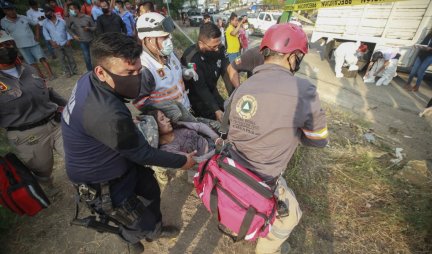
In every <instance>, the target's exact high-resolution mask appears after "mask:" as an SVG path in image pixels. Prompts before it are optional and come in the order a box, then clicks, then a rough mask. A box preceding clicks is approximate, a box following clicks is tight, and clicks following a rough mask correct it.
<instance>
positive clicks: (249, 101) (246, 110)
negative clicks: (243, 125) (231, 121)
mask: <svg viewBox="0 0 432 254" xmlns="http://www.w3.org/2000/svg"><path fill="white" fill-rule="evenodd" d="M257 109H258V102H257V100H256V99H255V97H253V96H252V95H243V96H242V97H241V98H240V99H239V100H238V101H237V105H236V111H237V114H238V115H239V116H240V117H241V118H242V119H251V118H252V117H253V116H254V115H255V114H256V112H257Z"/></svg>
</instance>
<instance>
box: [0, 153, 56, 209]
mask: <svg viewBox="0 0 432 254" xmlns="http://www.w3.org/2000/svg"><path fill="white" fill-rule="evenodd" d="M0 205H1V206H3V207H6V208H8V209H10V210H11V211H12V212H14V213H17V214H19V215H24V214H26V215H29V216H33V215H35V214H37V213H38V212H40V211H41V210H42V209H44V208H47V207H48V205H50V202H49V200H48V198H47V197H46V195H45V193H44V192H43V190H42V188H41V187H40V186H39V183H38V182H37V180H36V179H35V177H34V176H33V174H32V173H31V171H30V170H29V169H28V168H27V167H26V166H25V165H24V164H23V163H22V162H21V161H20V160H19V159H18V158H17V157H16V156H15V154H12V153H9V154H7V155H5V156H4V157H1V156H0Z"/></svg>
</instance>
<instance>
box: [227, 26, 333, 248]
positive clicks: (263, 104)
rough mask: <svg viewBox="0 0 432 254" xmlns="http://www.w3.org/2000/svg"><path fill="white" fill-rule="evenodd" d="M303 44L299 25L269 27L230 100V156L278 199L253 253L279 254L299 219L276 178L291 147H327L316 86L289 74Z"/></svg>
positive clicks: (305, 49) (289, 192) (289, 194)
mask: <svg viewBox="0 0 432 254" xmlns="http://www.w3.org/2000/svg"><path fill="white" fill-rule="evenodd" d="M307 45H308V41H307V37H306V34H305V32H304V31H303V30H302V29H301V28H300V27H298V26H296V25H293V24H290V23H285V24H277V25H273V26H271V27H270V28H269V29H268V30H267V31H266V33H265V34H264V37H263V40H262V42H261V45H260V50H261V53H262V54H263V55H264V58H265V60H264V64H263V65H260V66H258V67H256V68H255V70H254V75H253V76H252V77H251V78H249V79H248V80H246V81H245V82H244V84H242V85H241V86H240V87H238V88H237V90H236V91H235V92H234V94H233V98H232V102H231V107H230V114H229V120H230V128H229V132H228V141H229V142H230V143H232V146H231V147H232V148H231V151H230V153H231V158H232V159H233V160H235V161H236V162H238V163H240V164H241V165H243V166H244V167H246V168H248V169H250V170H251V171H252V172H254V173H256V174H257V175H258V176H259V177H261V179H263V180H264V181H265V182H266V183H267V184H268V185H269V186H271V187H272V188H274V189H275V195H276V196H277V197H278V200H279V202H278V213H277V217H276V220H275V222H274V224H273V225H272V227H271V230H270V233H269V234H268V235H267V236H266V237H265V238H260V239H258V243H257V246H256V250H255V251H256V253H281V250H282V251H283V253H285V250H284V249H286V248H288V246H289V244H288V242H285V241H286V239H287V238H288V237H289V235H290V233H291V232H292V230H293V229H294V227H295V226H296V225H297V224H298V222H299V220H300V218H301V216H302V211H301V210H300V207H299V204H298V202H297V200H296V197H295V195H294V193H293V191H292V190H291V189H290V188H288V187H287V184H286V182H285V180H284V179H283V177H282V174H283V172H284V170H285V168H286V166H287V164H288V162H289V161H290V159H291V157H292V155H293V153H294V151H295V149H296V147H297V146H298V144H299V143H302V144H304V145H307V146H316V147H324V146H326V145H327V143H328V139H327V137H328V132H327V125H326V117H325V112H324V110H323V109H322V108H321V105H320V100H319V97H318V94H317V91H316V87H315V86H314V85H313V84H312V83H311V82H310V81H308V80H306V79H301V78H297V77H295V76H294V74H295V73H296V72H297V71H298V70H299V68H300V63H301V61H302V59H303V57H304V55H305V54H306V53H307V52H308V46H307ZM287 98H289V99H287ZM284 242H285V244H284ZM281 245H283V246H282V247H281Z"/></svg>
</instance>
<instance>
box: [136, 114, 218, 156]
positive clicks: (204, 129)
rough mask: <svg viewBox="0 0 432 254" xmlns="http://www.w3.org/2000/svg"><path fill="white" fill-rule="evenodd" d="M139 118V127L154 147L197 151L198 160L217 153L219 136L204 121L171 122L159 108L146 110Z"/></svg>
mask: <svg viewBox="0 0 432 254" xmlns="http://www.w3.org/2000/svg"><path fill="white" fill-rule="evenodd" d="M138 120H140V122H139V123H138V129H140V131H141V132H142V133H143V135H144V136H145V138H146V139H147V141H148V142H149V144H150V145H152V146H154V147H158V148H159V149H161V150H164V151H169V152H173V153H178V154H187V153H191V152H193V151H196V152H197V153H196V157H195V160H196V161H197V162H201V161H203V160H206V159H208V158H210V157H211V156H212V155H214V153H215V147H216V146H215V143H216V139H218V138H219V136H218V134H217V133H216V132H215V131H213V130H212V129H211V128H210V127H209V126H208V125H206V124H204V123H201V122H182V121H178V122H176V123H171V119H169V118H168V117H167V116H166V115H165V113H164V112H163V111H161V110H158V109H154V110H150V111H147V112H145V115H140V116H139V117H138Z"/></svg>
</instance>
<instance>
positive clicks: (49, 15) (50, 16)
mask: <svg viewBox="0 0 432 254" xmlns="http://www.w3.org/2000/svg"><path fill="white" fill-rule="evenodd" d="M45 17H46V18H47V19H51V18H52V17H53V14H52V13H45Z"/></svg>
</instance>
